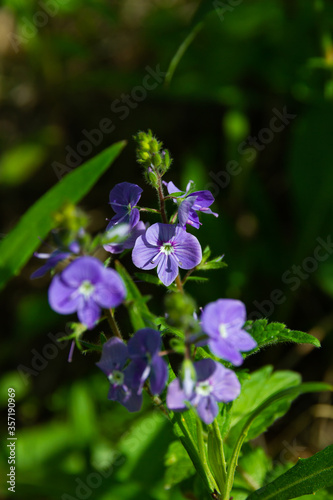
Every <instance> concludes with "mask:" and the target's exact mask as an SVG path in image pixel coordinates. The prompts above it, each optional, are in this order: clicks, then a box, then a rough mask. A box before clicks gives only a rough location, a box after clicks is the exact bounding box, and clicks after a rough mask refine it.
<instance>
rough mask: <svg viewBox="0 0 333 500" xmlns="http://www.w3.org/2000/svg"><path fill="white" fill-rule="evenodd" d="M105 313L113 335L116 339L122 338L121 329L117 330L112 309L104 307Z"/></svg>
mask: <svg viewBox="0 0 333 500" xmlns="http://www.w3.org/2000/svg"><path fill="white" fill-rule="evenodd" d="M105 315H106V317H107V320H108V322H109V325H110V327H111V330H112V332H113V335H115V336H116V337H118V339H120V340H123V336H122V334H121V331H120V330H119V327H118V325H117V323H116V320H115V319H114V314H113V311H112V309H105Z"/></svg>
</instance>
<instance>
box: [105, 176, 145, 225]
mask: <svg viewBox="0 0 333 500" xmlns="http://www.w3.org/2000/svg"><path fill="white" fill-rule="evenodd" d="M141 193H142V189H141V188H140V187H139V186H137V185H136V184H131V183H130V182H121V183H120V184H116V185H115V187H114V188H113V189H111V191H110V205H111V207H112V208H113V210H114V211H115V212H116V215H115V216H114V217H112V219H111V221H110V224H109V225H108V229H110V228H111V227H112V226H114V225H115V224H119V222H125V223H128V224H130V227H131V228H133V227H134V226H136V225H137V223H138V222H139V219H140V212H139V210H138V209H137V208H134V207H135V206H136V205H137V203H138V201H139V200H140V198H141Z"/></svg>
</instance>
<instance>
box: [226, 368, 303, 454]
mask: <svg viewBox="0 0 333 500" xmlns="http://www.w3.org/2000/svg"><path fill="white" fill-rule="evenodd" d="M300 382H301V377H300V375H299V374H298V373H295V372H292V371H288V370H280V371H276V372H274V373H273V367H272V366H265V367H263V368H261V369H259V370H257V371H255V372H253V373H252V374H251V375H250V377H249V378H248V379H246V380H243V381H242V390H241V393H240V395H239V397H238V398H237V399H236V400H235V401H234V402H233V405H232V407H231V410H230V417H229V418H230V431H229V434H228V436H227V444H228V445H229V446H231V447H233V445H234V443H235V442H236V440H237V439H238V436H239V434H240V432H241V430H242V428H243V426H244V424H245V422H246V420H247V418H248V415H249V414H250V413H251V412H252V411H255V409H256V408H258V407H259V406H260V405H261V403H263V402H264V401H265V400H266V399H267V398H269V397H270V396H271V395H272V394H275V393H276V392H277V391H281V390H283V389H286V388H288V387H292V386H298V385H299V384H300ZM296 396H297V393H296V394H295V395H292V396H290V397H289V398H285V399H283V400H282V401H277V402H275V403H274V404H272V405H270V406H269V407H267V408H266V409H265V411H263V412H262V413H261V415H260V416H258V418H257V419H256V421H255V422H254V423H253V425H252V426H251V429H250V430H249V432H248V433H247V436H246V438H245V440H246V441H248V440H250V439H254V438H255V437H257V436H258V435H259V434H261V433H262V432H264V431H265V430H266V429H267V428H268V427H269V426H270V425H271V424H272V423H273V422H274V421H275V420H276V419H277V418H279V417H281V416H282V415H284V414H285V413H286V412H287V411H288V409H289V407H290V403H291V402H292V400H293V399H294V398H295V397H296Z"/></svg>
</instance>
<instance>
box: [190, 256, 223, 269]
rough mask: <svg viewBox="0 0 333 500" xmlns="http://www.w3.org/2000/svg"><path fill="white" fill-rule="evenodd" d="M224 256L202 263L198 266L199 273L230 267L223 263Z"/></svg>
mask: <svg viewBox="0 0 333 500" xmlns="http://www.w3.org/2000/svg"><path fill="white" fill-rule="evenodd" d="M222 259H223V255H219V256H218V257H215V258H214V259H212V260H209V261H206V262H202V261H201V264H199V265H198V266H197V271H208V270H210V269H223V267H228V264H226V263H225V262H223V261H222Z"/></svg>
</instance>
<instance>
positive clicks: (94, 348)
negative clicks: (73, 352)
mask: <svg viewBox="0 0 333 500" xmlns="http://www.w3.org/2000/svg"><path fill="white" fill-rule="evenodd" d="M79 342H80V344H81V345H82V346H83V347H85V348H86V349H85V350H84V351H83V353H86V352H91V351H97V352H101V351H102V346H101V345H98V344H92V343H91V342H86V341H85V340H80V341H79Z"/></svg>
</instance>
